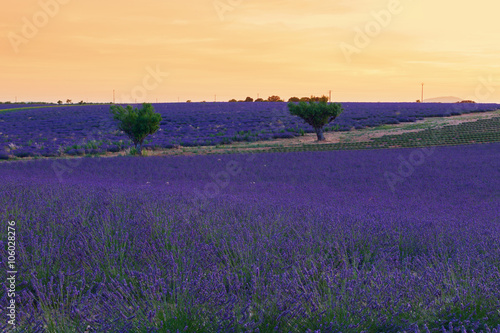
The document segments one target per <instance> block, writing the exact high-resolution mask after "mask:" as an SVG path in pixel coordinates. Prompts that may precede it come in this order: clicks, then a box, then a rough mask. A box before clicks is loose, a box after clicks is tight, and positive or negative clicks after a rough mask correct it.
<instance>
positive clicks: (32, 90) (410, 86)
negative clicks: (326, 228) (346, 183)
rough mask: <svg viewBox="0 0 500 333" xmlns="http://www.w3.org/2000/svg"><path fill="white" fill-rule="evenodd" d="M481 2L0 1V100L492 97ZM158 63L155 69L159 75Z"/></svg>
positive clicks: (491, 61) (493, 53) (493, 52)
mask: <svg viewBox="0 0 500 333" xmlns="http://www.w3.org/2000/svg"><path fill="white" fill-rule="evenodd" d="M499 12H500V3H499V2H497V1H493V0H476V1H456V0H439V1H431V0H400V1H399V0H391V1H385V0H384V1H379V0H370V1H365V0H298V1H279V0H277V1H273V0H266V1H264V0H220V1H214V0H190V1H175V2H174V1H170V0H142V1H140V2H139V1H127V0H125V1H123V0H121V1H116V0H105V1H103V0H99V1H98V0H85V1H83V0H41V1H34V0H22V1H8V2H7V1H6V4H4V6H3V7H2V11H1V12H0V36H1V37H0V101H7V100H10V101H14V100H15V98H16V96H17V99H18V101H35V100H36V101H49V102H55V101H57V100H59V99H61V100H64V101H66V99H72V100H73V101H74V102H77V101H80V100H84V101H89V102H90V101H99V102H109V101H112V99H113V90H115V91H116V102H123V103H127V102H134V101H135V99H138V100H137V101H138V102H144V101H149V102H155V101H156V99H158V101H159V102H160V101H161V102H174V101H177V100H178V98H179V100H180V101H185V100H187V99H191V100H193V101H201V100H206V101H213V100H214V95H215V94H216V95H217V100H218V101H219V100H225V101H227V100H228V99H230V98H236V99H244V98H245V97H246V96H251V97H253V98H256V97H257V96H258V95H259V96H260V97H263V98H267V97H268V96H269V95H279V96H281V97H282V98H285V99H288V98H289V97H291V96H299V97H301V96H310V95H322V94H325V95H328V91H329V90H332V96H333V100H335V101H411V102H414V101H415V100H417V99H419V98H420V91H421V82H425V86H424V87H425V98H431V97H438V96H457V97H460V98H464V99H465V98H468V99H473V100H475V101H477V102H500V25H499V20H498V13H499ZM167 73H168V74H167Z"/></svg>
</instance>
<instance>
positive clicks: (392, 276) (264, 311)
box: [0, 143, 500, 332]
mask: <svg viewBox="0 0 500 333" xmlns="http://www.w3.org/2000/svg"><path fill="white" fill-rule="evenodd" d="M499 149H500V144H498V143H495V144H484V145H473V146H455V147H439V148H436V149H435V151H434V154H432V155H431V156H429V157H428V158H427V159H426V161H425V163H423V164H422V165H420V166H419V168H416V169H415V171H414V173H413V174H412V176H411V177H408V178H405V182H403V183H401V184H399V185H398V186H397V187H396V188H395V191H394V192H392V191H391V189H390V188H389V186H388V185H387V183H386V180H385V178H384V173H385V172H386V171H391V170H396V169H397V168H398V167H399V164H400V160H399V158H398V157H399V156H400V155H401V154H406V153H407V151H406V150H404V149H393V150H383V151H336V152H334V151H332V152H304V153H288V154H275V153H270V154H256V155H245V154H243V155H224V156H220V155H219V156H195V157H192V156H185V157H152V158H148V159H136V158H132V157H121V158H113V159H104V158H103V159H97V158H94V159H83V160H82V161H81V163H80V165H79V166H78V168H77V169H75V170H74V172H72V173H67V174H65V178H64V181H63V182H62V183H61V182H60V181H59V180H58V179H57V177H55V175H54V173H53V170H52V164H51V163H50V162H51V161H47V160H38V161H27V162H25V163H19V162H7V163H1V164H0V180H1V182H0V220H1V221H7V220H15V221H16V223H17V226H18V244H19V245H18V246H19V247H18V257H17V261H18V266H19V269H18V271H19V273H18V276H17V281H18V283H19V284H18V289H17V293H18V299H17V301H18V305H19V307H18V317H17V318H18V325H19V331H23V330H24V331H29V332H84V331H88V332H177V331H179V332H307V331H309V332H361V331H365V332H398V331H399V332H403V331H406V332H417V331H418V330H420V331H423V332H427V330H428V331H430V332H437V331H439V332H455V329H461V330H462V331H467V332H481V331H483V332H498V331H499V330H500V327H497V326H498V324H499V323H500V313H499V312H498V309H499V308H500V301H499V300H500V283H499V282H500V219H499V216H500V211H499V207H500V192H499V189H500V177H499V176H500V174H499V172H500V159H499V158H498V152H499ZM252 157H253V158H252ZM229 163H230V164H231V165H233V166H234V167H235V168H236V167H237V168H238V170H239V172H238V173H234V176H232V175H231V174H230V176H229V177H228V178H225V179H223V178H222V177H219V178H217V176H215V178H214V174H215V175H217V174H218V173H219V172H222V171H223V170H226V166H227V165H228V164H229ZM217 179H218V180H217ZM222 180H224V181H225V183H224V184H226V186H224V187H222V186H219V191H218V192H217V191H213V189H214V188H216V187H215V186H214V184H216V185H217V184H221V183H220V182H221V181H222ZM199 191H203V193H205V194H208V193H211V194H212V195H207V196H206V198H207V199H206V200H204V201H200V200H197V199H196V198H197V192H199ZM210 191H211V192H210ZM5 235H6V233H5V232H2V233H1V238H0V242H1V246H0V252H1V255H0V258H2V259H1V260H2V264H3V263H4V260H5V258H6V246H5V245H6V238H5V237H6V236H5ZM4 272H5V270H2V273H1V274H0V281H1V283H2V288H1V291H0V304H2V305H1V306H0V308H2V309H3V308H5V307H4V305H5V304H6V303H5V302H6V299H7V296H6V293H5V282H4V281H5V278H4V275H3V274H4ZM2 325H4V323H3V322H2ZM5 329H6V326H1V327H0V330H5ZM495 330H496V331H495Z"/></svg>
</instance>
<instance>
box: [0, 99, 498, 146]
mask: <svg viewBox="0 0 500 333" xmlns="http://www.w3.org/2000/svg"><path fill="white" fill-rule="evenodd" d="M342 107H343V108H344V109H345V111H344V112H343V113H342V114H341V115H340V116H339V117H338V118H337V119H336V120H335V126H331V127H326V128H325V130H334V129H338V130H340V131H348V130H350V129H352V128H356V129H360V128H364V127H371V126H378V125H382V124H396V123H399V122H412V121H416V120H418V119H422V118H423V117H438V116H450V115H456V114H461V113H468V112H482V111H491V110H497V109H500V106H499V105H497V104H441V103H435V104H430V103H429V104H427V103H342ZM155 110H156V111H157V112H158V113H160V114H161V116H162V118H163V121H162V122H161V124H160V130H159V131H158V132H157V133H156V134H155V135H153V136H151V140H150V141H147V142H145V144H144V146H145V147H146V148H150V149H153V148H155V146H157V147H163V148H170V147H172V146H174V145H183V146H198V145H221V144H227V143H231V142H234V141H249V142H252V141H257V140H269V139H272V138H287V137H294V136H298V135H301V133H304V132H313V131H314V129H313V128H312V127H311V126H310V125H307V124H304V123H303V121H302V120H301V119H300V118H298V117H294V116H291V115H290V114H289V112H288V109H287V104H286V103H279V102H276V103H274V102H268V103H167V104H155ZM9 145H15V146H16V147H22V148H23V149H27V150H29V151H31V152H32V153H35V152H36V153H38V154H39V155H41V156H53V155H60V154H65V153H67V152H68V151H70V150H78V149H83V150H85V153H86V154H89V153H90V152H91V151H92V150H96V151H97V152H106V151H112V150H117V149H118V150H121V149H125V147H129V146H130V141H129V139H128V137H127V136H126V135H125V134H123V133H120V131H117V130H116V126H115V124H114V122H113V119H112V116H111V115H110V114H109V106H107V105H83V106H75V105H72V106H62V107H54V108H42V109H33V110H19V111H11V112H8V111H5V112H0V152H4V153H5V154H10V155H11V156H14V155H15V149H11V148H9ZM109 147H113V148H112V150H110V148H109Z"/></svg>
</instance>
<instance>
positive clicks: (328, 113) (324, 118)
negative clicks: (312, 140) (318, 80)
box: [288, 101, 344, 141]
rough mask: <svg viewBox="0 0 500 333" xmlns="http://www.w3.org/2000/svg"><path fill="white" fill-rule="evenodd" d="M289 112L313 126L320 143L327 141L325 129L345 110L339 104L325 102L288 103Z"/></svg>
mask: <svg viewBox="0 0 500 333" xmlns="http://www.w3.org/2000/svg"><path fill="white" fill-rule="evenodd" d="M288 110H289V111H290V113H291V114H292V115H294V116H299V117H300V118H302V119H304V121H305V122H306V123H308V124H309V125H311V126H312V127H313V128H314V131H315V132H316V135H317V136H318V141H323V140H325V136H324V135H323V127H324V126H325V125H326V124H328V123H330V122H332V121H333V120H334V119H335V118H337V117H338V116H339V115H340V114H341V113H342V111H344V109H343V108H342V106H341V105H340V104H339V103H327V102H325V101H320V102H317V103H316V102H313V101H309V103H306V102H299V103H298V104H297V103H293V102H289V103H288Z"/></svg>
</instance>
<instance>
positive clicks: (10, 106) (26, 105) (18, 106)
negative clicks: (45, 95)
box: [0, 103, 55, 111]
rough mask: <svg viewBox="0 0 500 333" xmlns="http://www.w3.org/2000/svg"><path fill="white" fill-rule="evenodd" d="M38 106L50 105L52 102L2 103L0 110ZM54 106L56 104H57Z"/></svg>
mask: <svg viewBox="0 0 500 333" xmlns="http://www.w3.org/2000/svg"><path fill="white" fill-rule="evenodd" d="M38 106H47V107H50V106H51V105H50V104H16V103H11V104H0V111H1V110H7V109H18V108H30V107H38ZM53 106H55V104H54V105H53Z"/></svg>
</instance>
